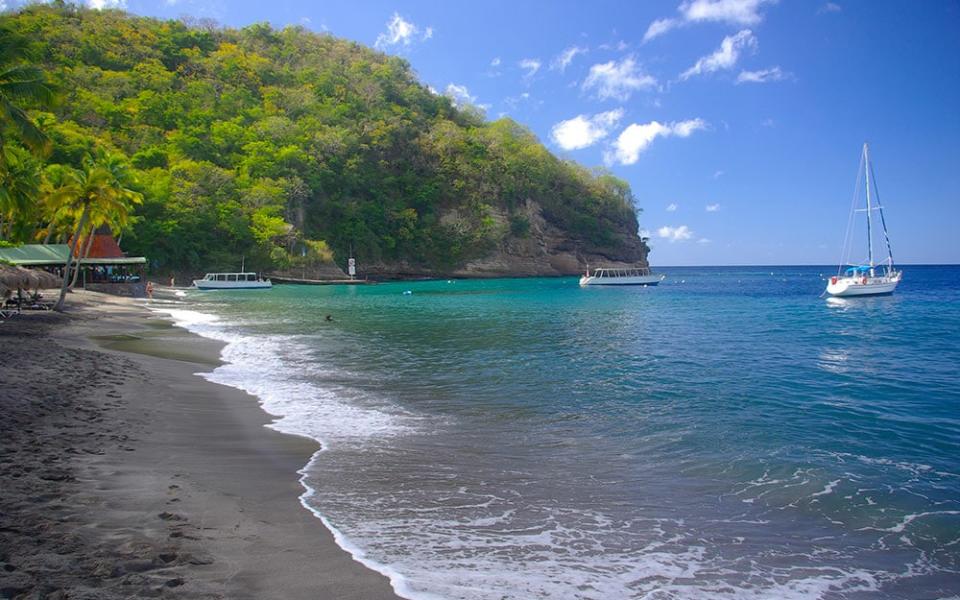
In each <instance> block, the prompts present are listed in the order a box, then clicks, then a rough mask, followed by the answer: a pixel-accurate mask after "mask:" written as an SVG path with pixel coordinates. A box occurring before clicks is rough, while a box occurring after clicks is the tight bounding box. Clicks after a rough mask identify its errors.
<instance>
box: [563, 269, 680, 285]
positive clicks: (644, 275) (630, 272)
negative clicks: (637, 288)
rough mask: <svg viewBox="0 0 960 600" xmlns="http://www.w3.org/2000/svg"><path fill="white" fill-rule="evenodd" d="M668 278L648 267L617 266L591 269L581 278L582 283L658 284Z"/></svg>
mask: <svg viewBox="0 0 960 600" xmlns="http://www.w3.org/2000/svg"><path fill="white" fill-rule="evenodd" d="M665 278H666V275H663V274H660V273H651V272H650V269H649V268H647V267H615V268H601V269H594V270H593V274H592V275H591V274H590V270H589V269H587V272H586V273H584V275H583V276H582V277H581V278H580V285H582V286H587V285H643V286H647V285H657V284H658V283H660V282H661V281H663V280H664V279H665Z"/></svg>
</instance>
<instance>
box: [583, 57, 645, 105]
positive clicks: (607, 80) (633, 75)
mask: <svg viewBox="0 0 960 600" xmlns="http://www.w3.org/2000/svg"><path fill="white" fill-rule="evenodd" d="M656 85H657V80H656V79H654V78H653V77H651V76H650V75H646V74H644V73H643V72H642V71H640V69H639V67H638V66H637V63H636V61H635V60H634V58H633V57H632V56H628V57H627V58H624V59H623V60H621V61H620V62H616V61H613V60H611V61H610V62H607V63H602V64H597V65H593V66H592V67H590V73H589V74H588V75H587V78H586V79H584V81H583V86H582V87H583V89H584V90H591V89H596V94H597V98H599V99H600V100H606V99H608V98H614V99H617V100H621V101H624V102H625V101H627V100H629V99H630V96H631V95H632V94H633V92H634V91H635V90H639V89H643V88H649V87H654V86H656Z"/></svg>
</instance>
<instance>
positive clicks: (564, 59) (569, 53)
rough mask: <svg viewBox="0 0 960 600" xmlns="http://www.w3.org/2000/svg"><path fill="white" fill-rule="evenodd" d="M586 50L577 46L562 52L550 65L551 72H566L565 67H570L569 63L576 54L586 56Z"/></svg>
mask: <svg viewBox="0 0 960 600" xmlns="http://www.w3.org/2000/svg"><path fill="white" fill-rule="evenodd" d="M586 53H587V49H586V48H580V47H579V46H570V47H569V48H567V49H566V50H564V51H563V52H561V53H560V54H558V55H557V57H556V58H554V59H553V61H552V62H551V63H550V69H551V70H553V71H560V72H561V73H563V72H564V71H566V70H567V67H568V66H570V63H571V62H573V59H574V57H576V56H577V55H578V54H586Z"/></svg>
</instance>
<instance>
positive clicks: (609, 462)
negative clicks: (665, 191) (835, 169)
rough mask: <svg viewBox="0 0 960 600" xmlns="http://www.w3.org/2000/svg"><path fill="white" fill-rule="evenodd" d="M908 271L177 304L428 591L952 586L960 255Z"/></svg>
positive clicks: (384, 568) (350, 527)
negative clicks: (955, 261)
mask: <svg viewBox="0 0 960 600" xmlns="http://www.w3.org/2000/svg"><path fill="white" fill-rule="evenodd" d="M903 268H904V271H905V279H904V281H903V283H902V284H901V285H900V287H899V288H898V289H897V292H896V293H895V294H894V295H892V296H885V297H876V298H858V299H824V298H821V297H819V295H820V294H821V292H822V291H823V288H824V286H825V279H827V278H829V277H830V276H831V275H832V274H833V273H834V272H835V269H836V266H832V267H827V266H821V265H813V266H802V265H800V266H769V265H756V266H716V267H692V266H680V267H677V266H662V267H655V268H654V270H655V271H659V272H663V273H665V274H666V275H667V279H666V280H665V281H664V282H663V283H662V284H661V285H660V286H658V287H649V288H580V287H579V286H578V285H577V280H576V278H575V277H566V278H524V279H483V280H444V279H437V280H424V281H405V282H392V283H381V284H378V285H372V286H318V287H313V286H277V287H275V288H274V289H273V290H271V291H266V292H210V293H204V292H189V293H188V295H187V297H186V298H185V301H184V302H182V303H179V304H178V305H176V306H172V307H171V308H169V309H166V312H168V313H169V314H171V316H172V317H173V318H174V320H175V321H176V322H177V323H178V324H180V325H182V326H184V327H186V328H187V329H189V330H191V331H193V332H195V333H198V334H200V335H204V336H207V337H211V338H214V339H218V340H221V341H224V342H226V344H227V345H226V347H225V348H224V350H223V352H222V358H223V359H224V361H226V364H224V365H223V366H221V367H219V368H217V369H216V370H214V371H213V372H212V373H209V374H206V375H205V377H207V378H208V379H210V380H211V381H214V382H217V383H221V384H225V385H230V386H233V387H237V388H240V389H243V390H245V391H247V392H249V393H251V394H253V395H254V396H256V397H258V398H259V399H260V402H261V404H262V406H263V408H264V410H266V411H267V412H268V413H270V414H272V415H275V416H276V417H277V420H276V421H275V422H274V423H273V424H272V425H271V427H273V428H275V429H277V430H279V431H282V432H285V433H290V434H295V435H304V436H308V437H311V438H313V439H316V440H318V441H319V442H320V443H321V444H322V445H323V449H322V450H321V451H319V452H317V453H316V454H315V455H314V456H313V457H312V459H311V460H310V462H309V464H307V465H304V468H303V469H302V470H301V472H300V477H301V482H302V484H303V486H304V489H305V492H304V494H303V496H302V497H301V501H302V503H303V504H304V506H305V507H307V508H308V509H310V510H311V511H313V512H314V514H316V515H317V516H318V517H320V518H322V519H323V520H324V523H325V524H327V526H328V527H329V528H330V529H331V530H333V531H334V533H335V536H336V538H337V542H338V543H339V544H340V545H341V546H342V547H344V548H345V549H346V550H347V551H349V552H351V553H352V554H353V555H354V556H355V557H356V558H357V559H358V560H361V562H363V563H364V564H366V565H367V566H370V567H371V568H374V569H376V570H378V571H380V572H382V573H384V574H386V575H387V576H389V577H390V578H391V581H392V582H393V584H394V587H395V589H396V590H397V591H398V593H400V594H401V595H403V596H405V597H409V598H417V599H426V598H451V599H452V598H463V599H488V598H489V599H492V598H517V599H519V598H530V597H549V598H597V599H599V598H717V597H729V598H773V597H776V598H805V599H806V598H825V599H826V598H861V597H862V598H868V597H869V598H913V597H915V598H925V597H945V596H951V595H956V594H958V593H960V583H958V581H960V577H958V575H960V464H958V461H957V459H956V457H957V456H960V402H958V401H960V390H958V388H960V386H958V385H957V383H958V382H957V375H956V365H957V364H958V362H960V348H958V345H957V344H956V340H955V334H956V332H957V331H960V310H958V308H960V267H958V266H954V265H948V266H939V265H938V266H920V265H903ZM327 315H330V316H331V318H332V321H330V322H328V321H326V316H327ZM291 476H292V477H294V476H297V475H296V474H291Z"/></svg>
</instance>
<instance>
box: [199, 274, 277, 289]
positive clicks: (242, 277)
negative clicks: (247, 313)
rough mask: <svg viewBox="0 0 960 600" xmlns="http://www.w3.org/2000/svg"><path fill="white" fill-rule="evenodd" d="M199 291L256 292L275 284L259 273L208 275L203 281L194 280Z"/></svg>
mask: <svg viewBox="0 0 960 600" xmlns="http://www.w3.org/2000/svg"><path fill="white" fill-rule="evenodd" d="M193 287H195V288H197V289H198V290H256V289H268V288H272V287H273V282H271V281H270V280H269V279H264V278H263V277H261V276H260V275H258V274H257V273H207V274H206V275H204V277H203V279H194V280H193Z"/></svg>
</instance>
